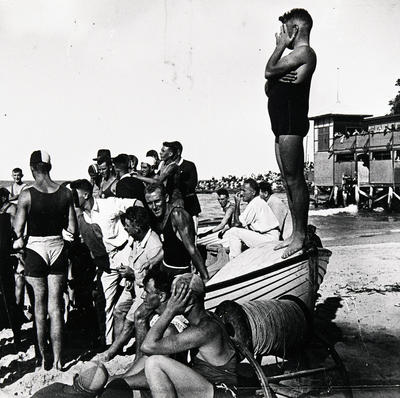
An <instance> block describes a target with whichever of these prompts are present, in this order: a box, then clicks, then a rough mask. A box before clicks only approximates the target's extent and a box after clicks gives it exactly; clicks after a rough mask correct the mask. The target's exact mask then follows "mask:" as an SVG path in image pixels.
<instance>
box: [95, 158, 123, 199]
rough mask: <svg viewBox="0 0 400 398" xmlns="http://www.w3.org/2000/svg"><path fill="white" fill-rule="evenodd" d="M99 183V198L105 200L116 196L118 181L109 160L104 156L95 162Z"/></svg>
mask: <svg viewBox="0 0 400 398" xmlns="http://www.w3.org/2000/svg"><path fill="white" fill-rule="evenodd" d="M97 164H98V166H99V173H100V175H101V182H100V188H99V198H102V199H106V198H109V197H112V196H116V190H117V183H118V179H117V177H116V176H115V173H114V168H113V165H112V162H111V159H110V158H108V157H106V156H104V157H100V158H99V159H98V160H97Z"/></svg>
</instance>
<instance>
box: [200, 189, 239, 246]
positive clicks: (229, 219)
mask: <svg viewBox="0 0 400 398" xmlns="http://www.w3.org/2000/svg"><path fill="white" fill-rule="evenodd" d="M217 195H218V199H217V200H218V202H219V204H220V205H221V207H222V210H223V211H224V213H225V215H224V218H223V219H222V220H221V222H220V223H219V224H218V225H216V226H215V227H213V228H211V229H210V230H208V231H207V232H203V233H201V234H199V235H198V238H199V239H202V238H204V237H206V236H207V235H210V234H213V233H216V232H218V237H219V238H220V239H222V237H223V235H224V233H225V232H226V231H227V230H228V229H229V228H230V227H231V226H232V223H233V217H234V214H235V208H236V197H235V200H234V201H233V202H232V201H230V200H229V192H228V191H227V190H226V189H225V188H220V189H218V191H217Z"/></svg>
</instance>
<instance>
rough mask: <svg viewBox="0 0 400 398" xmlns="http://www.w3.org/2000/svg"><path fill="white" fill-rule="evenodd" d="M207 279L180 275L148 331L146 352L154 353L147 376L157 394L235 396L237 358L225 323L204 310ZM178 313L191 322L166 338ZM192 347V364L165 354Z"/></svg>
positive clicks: (145, 342)
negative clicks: (170, 325)
mask: <svg viewBox="0 0 400 398" xmlns="http://www.w3.org/2000/svg"><path fill="white" fill-rule="evenodd" d="M204 295H205V287H204V283H203V281H202V280H201V278H200V277H199V276H198V275H191V274H184V275H180V276H178V277H177V278H176V280H175V281H174V284H173V290H172V295H171V298H170V299H169V301H168V304H167V306H166V308H165V310H164V312H163V313H162V315H161V316H160V318H159V319H158V321H157V322H156V323H155V324H154V325H153V326H152V328H151V329H150V330H149V331H148V333H147V335H146V338H145V339H144V341H143V344H142V351H143V352H144V353H145V354H147V355H151V356H150V357H149V358H147V360H146V363H145V374H146V379H147V382H148V384H149V386H150V390H151V394H152V396H153V398H161V397H163V398H166V397H168V398H170V397H180V398H182V397H190V398H195V397H199V398H206V397H209V398H212V397H236V386H237V369H236V366H237V358H236V352H235V350H234V348H233V347H232V346H231V343H230V342H229V337H228V334H227V332H226V330H225V327H224V326H223V324H222V323H221V321H220V320H219V319H218V318H216V316H215V315H214V314H212V313H210V312H208V311H206V310H205V309H204ZM178 314H184V315H185V317H186V318H187V320H188V321H189V327H187V328H186V329H185V330H184V331H183V332H182V333H179V334H175V335H170V336H164V331H165V330H166V328H167V327H168V326H169V324H170V323H171V321H172V319H174V317H175V316H176V315H178ZM185 350H192V351H191V358H192V362H191V366H190V367H189V366H186V365H184V364H182V363H180V362H178V361H176V360H174V359H172V358H170V357H168V356H167V355H171V354H175V353H177V352H182V351H185Z"/></svg>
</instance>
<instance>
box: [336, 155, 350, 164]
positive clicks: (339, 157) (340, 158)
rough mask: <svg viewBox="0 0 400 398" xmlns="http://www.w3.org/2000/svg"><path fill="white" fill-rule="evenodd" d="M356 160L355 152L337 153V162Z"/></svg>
mask: <svg viewBox="0 0 400 398" xmlns="http://www.w3.org/2000/svg"><path fill="white" fill-rule="evenodd" d="M353 160H354V154H352V153H338V154H337V155H336V162H338V163H340V162H352V161H353Z"/></svg>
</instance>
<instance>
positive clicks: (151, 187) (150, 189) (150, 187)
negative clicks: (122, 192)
mask: <svg viewBox="0 0 400 398" xmlns="http://www.w3.org/2000/svg"><path fill="white" fill-rule="evenodd" d="M157 189H159V190H160V191H161V195H162V196H165V194H166V190H165V186H164V184H162V183H159V182H156V183H154V184H149V185H147V186H146V187H145V189H144V193H145V194H148V193H153V192H155V191H157Z"/></svg>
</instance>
